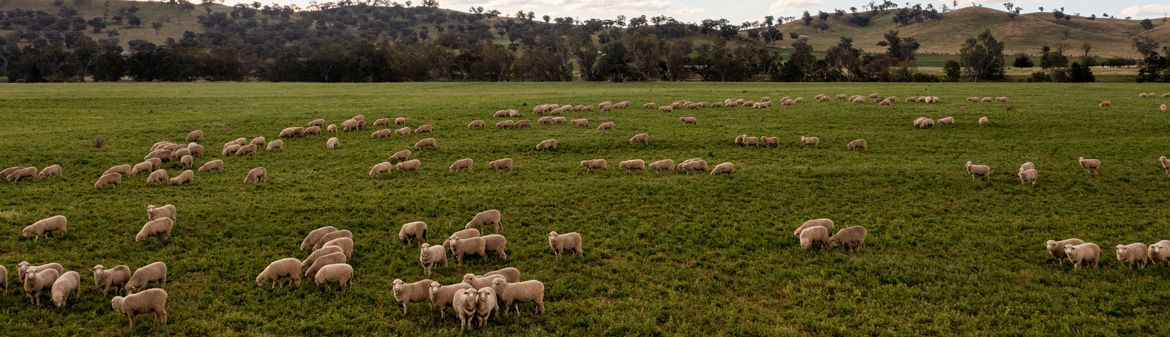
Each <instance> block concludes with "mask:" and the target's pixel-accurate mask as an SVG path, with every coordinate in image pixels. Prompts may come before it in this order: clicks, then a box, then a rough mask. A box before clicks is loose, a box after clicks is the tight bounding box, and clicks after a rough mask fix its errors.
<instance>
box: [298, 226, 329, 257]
mask: <svg viewBox="0 0 1170 337" xmlns="http://www.w3.org/2000/svg"><path fill="white" fill-rule="evenodd" d="M336 231H337V227H333V226H325V227H320V228H317V229H314V230H312V231H309V234H307V235H305V239H304V240H301V251H302V252H309V251H312V250H313V248H315V247H317V242H318V241H321V238H322V237H324V236H325V234H329V233H332V232H336Z"/></svg>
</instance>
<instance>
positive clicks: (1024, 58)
mask: <svg viewBox="0 0 1170 337" xmlns="http://www.w3.org/2000/svg"><path fill="white" fill-rule="evenodd" d="M1012 66H1013V67H1016V68H1031V67H1034V66H1036V64H1034V63H1032V59H1030V58H1028V55H1024V54H1018V55H1016V60H1015V61H1014V62H1012Z"/></svg>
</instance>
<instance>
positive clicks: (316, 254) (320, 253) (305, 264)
mask: <svg viewBox="0 0 1170 337" xmlns="http://www.w3.org/2000/svg"><path fill="white" fill-rule="evenodd" d="M333 253H337V254H341V257H342V258H344V257H345V251H343V250H341V247H337V246H329V247H321V249H318V250H314V251H313V252H312V253H309V256H308V257H306V258H305V259H304V260H303V261H301V269H300V273H301V274H302V275H304V274H307V273H306V272H307V271H308V270H309V267H312V266H313V263H314V262H317V260H319V259H321V257H324V256H327V255H329V254H333Z"/></svg>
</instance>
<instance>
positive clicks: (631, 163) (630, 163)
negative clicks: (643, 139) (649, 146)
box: [618, 159, 646, 170]
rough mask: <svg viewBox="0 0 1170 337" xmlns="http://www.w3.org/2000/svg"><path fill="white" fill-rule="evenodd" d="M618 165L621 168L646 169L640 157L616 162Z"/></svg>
mask: <svg viewBox="0 0 1170 337" xmlns="http://www.w3.org/2000/svg"><path fill="white" fill-rule="evenodd" d="M618 167H621V168H624V169H627V170H645V169H646V161H645V160H641V159H631V160H623V161H621V162H619V163H618Z"/></svg>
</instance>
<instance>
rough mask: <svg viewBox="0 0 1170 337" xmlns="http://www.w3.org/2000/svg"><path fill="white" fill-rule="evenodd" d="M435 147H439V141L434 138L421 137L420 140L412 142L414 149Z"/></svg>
mask: <svg viewBox="0 0 1170 337" xmlns="http://www.w3.org/2000/svg"><path fill="white" fill-rule="evenodd" d="M437 148H439V143H438V142H437V141H435V139H434V138H423V139H422V140H419V141H418V142H415V143H414V149H415V150H422V149H437Z"/></svg>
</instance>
